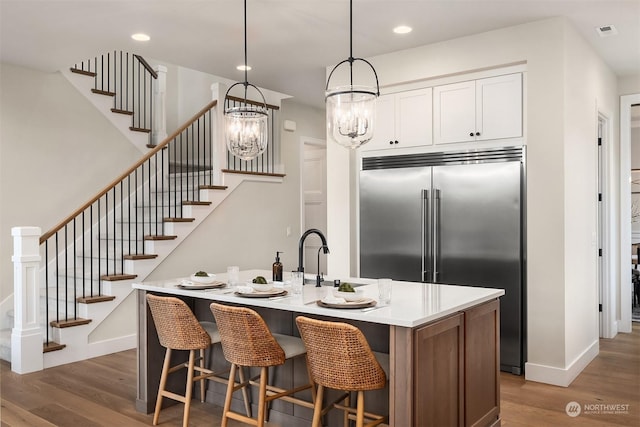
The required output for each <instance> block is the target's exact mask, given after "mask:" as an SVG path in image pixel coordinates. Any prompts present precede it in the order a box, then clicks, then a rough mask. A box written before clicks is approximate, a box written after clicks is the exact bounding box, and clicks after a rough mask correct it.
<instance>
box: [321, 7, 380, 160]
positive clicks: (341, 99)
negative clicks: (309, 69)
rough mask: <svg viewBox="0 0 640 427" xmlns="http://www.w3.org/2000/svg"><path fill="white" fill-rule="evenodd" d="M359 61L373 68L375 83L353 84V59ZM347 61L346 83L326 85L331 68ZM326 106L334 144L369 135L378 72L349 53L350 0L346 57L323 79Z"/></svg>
mask: <svg viewBox="0 0 640 427" xmlns="http://www.w3.org/2000/svg"><path fill="white" fill-rule="evenodd" d="M355 61H362V62H364V63H365V64H367V65H368V66H369V67H370V68H371V70H372V71H373V75H374V76H375V79H376V87H375V88H374V87H371V86H356V85H354V84H353V63H354V62H355ZM347 62H348V63H349V85H346V86H337V87H335V88H333V89H329V82H330V81H331V76H332V75H333V73H334V71H336V69H337V68H338V67H339V66H341V65H342V64H344V63H347ZM325 90H326V92H325V102H326V107H327V128H328V130H329V135H330V136H331V138H332V139H333V140H334V141H336V142H337V143H338V144H340V145H342V146H345V147H349V148H358V147H360V146H361V145H362V144H366V143H367V142H369V141H370V140H371V138H372V137H373V131H374V122H375V119H376V117H375V116H376V99H377V98H378V96H380V85H379V84H378V74H377V73H376V70H375V68H373V65H371V63H370V62H369V61H367V60H366V59H362V58H354V57H353V0H349V58H347V59H345V60H344V61H342V62H340V63H338V65H336V66H335V67H333V70H331V73H329V78H328V79H327V86H326V88H325Z"/></svg>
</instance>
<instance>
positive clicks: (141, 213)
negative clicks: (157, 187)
mask: <svg viewBox="0 0 640 427" xmlns="http://www.w3.org/2000/svg"><path fill="white" fill-rule="evenodd" d="M141 168H142V170H141V173H142V176H141V177H140V189H141V190H142V207H141V210H140V215H141V216H142V245H143V246H144V236H145V229H144V226H145V223H146V221H145V216H144V163H143V164H142V165H141ZM149 234H151V233H149Z"/></svg>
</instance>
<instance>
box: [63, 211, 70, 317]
mask: <svg viewBox="0 0 640 427" xmlns="http://www.w3.org/2000/svg"><path fill="white" fill-rule="evenodd" d="M68 248H69V243H68V241H67V225H66V224H65V226H64V271H65V274H64V319H65V320H69V295H68V292H69V264H68V259H67V254H68V252H69V251H68V250H67V249H68Z"/></svg>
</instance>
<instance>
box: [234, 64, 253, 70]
mask: <svg viewBox="0 0 640 427" xmlns="http://www.w3.org/2000/svg"><path fill="white" fill-rule="evenodd" d="M236 70H240V71H245V70H246V71H249V70H251V67H250V66H249V65H238V66H237V67H236Z"/></svg>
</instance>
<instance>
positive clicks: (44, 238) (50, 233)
mask: <svg viewBox="0 0 640 427" xmlns="http://www.w3.org/2000/svg"><path fill="white" fill-rule="evenodd" d="M217 103H218V101H217V100H213V101H211V102H210V103H208V104H207V105H206V106H205V107H204V108H203V109H202V110H200V111H198V112H197V113H196V114H195V115H194V116H193V117H192V118H191V119H189V120H188V121H187V122H186V123H185V124H183V125H182V126H180V127H179V128H178V129H177V130H176V131H175V132H173V133H172V134H171V135H169V136H168V137H166V138H165V139H164V140H163V141H162V142H161V143H160V144H158V145H157V146H156V147H155V148H154V149H152V150H151V151H149V152H148V153H147V154H146V155H145V156H144V157H142V159H140V160H138V161H137V162H136V163H135V164H134V165H133V166H131V167H130V168H129V169H127V171H126V172H124V173H123V174H121V175H120V176H119V177H118V178H116V179H114V180H113V181H111V183H110V184H109V185H107V186H106V187H104V189H102V191H100V192H99V193H97V194H96V195H95V196H93V197H92V198H91V199H90V200H89V201H87V202H86V203H85V204H84V205H82V206H81V207H79V208H78V209H76V210H75V211H74V212H73V213H72V214H71V215H69V216H67V217H66V218H65V219H63V220H62V221H60V222H59V223H58V224H57V225H56V226H54V227H53V228H52V229H51V230H49V231H47V232H46V233H44V234H43V235H42V236H40V244H43V243H44V242H46V241H47V239H49V237H51V236H53V235H54V234H55V233H57V232H58V231H59V230H60V229H61V228H62V227H64V226H65V225H67V224H68V223H70V222H71V221H73V219H74V218H75V217H77V216H78V215H80V214H81V213H82V212H83V211H84V210H85V209H87V208H88V207H89V206H91V205H92V204H93V203H94V202H95V201H96V200H98V199H99V198H100V197H102V196H104V195H105V194H107V193H108V192H109V191H111V189H113V187H115V186H116V185H118V184H119V183H120V181H122V180H124V179H125V178H126V177H128V176H129V175H131V174H132V173H133V172H134V171H135V170H136V169H138V168H139V167H140V166H141V165H142V164H143V163H144V162H146V161H147V160H149V159H150V158H151V157H153V156H154V155H155V154H156V153H157V152H158V151H160V150H162V149H163V148H164V147H166V146H167V145H168V144H169V143H170V142H171V141H173V139H174V138H176V137H177V136H178V135H180V134H181V133H182V132H183V131H184V130H185V129H186V128H188V127H189V126H191V124H193V123H194V122H195V121H196V120H198V119H199V118H200V116H202V115H204V114H205V113H206V112H207V111H209V110H211V109H212V108H213V107H215V106H216V104H217Z"/></svg>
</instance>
